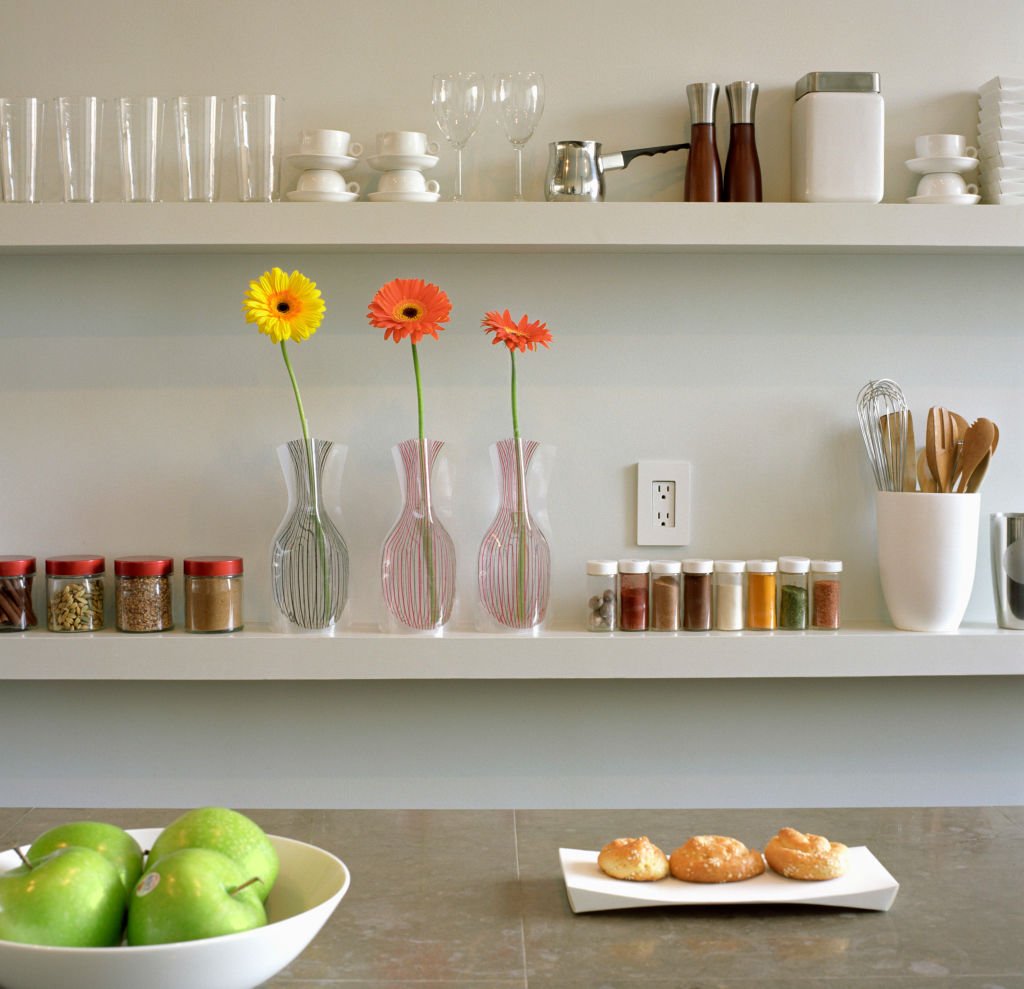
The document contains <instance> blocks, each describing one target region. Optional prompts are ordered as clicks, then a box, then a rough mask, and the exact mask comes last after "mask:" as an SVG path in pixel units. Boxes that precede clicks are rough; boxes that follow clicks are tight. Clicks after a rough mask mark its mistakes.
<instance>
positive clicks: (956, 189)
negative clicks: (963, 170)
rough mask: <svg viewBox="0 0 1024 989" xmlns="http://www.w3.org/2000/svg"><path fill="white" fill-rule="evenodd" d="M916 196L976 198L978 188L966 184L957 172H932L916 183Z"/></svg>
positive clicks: (972, 184) (971, 184)
mask: <svg viewBox="0 0 1024 989" xmlns="http://www.w3.org/2000/svg"><path fill="white" fill-rule="evenodd" d="M917 194H918V196H929V197H931V198H934V197H936V196H976V195H977V194H978V187H977V186H976V185H975V184H974V183H973V182H972V183H970V184H968V183H967V182H965V181H964V177H963V176H962V175H961V174H960V173H959V172H932V173H931V174H930V175H922V176H921V179H920V181H919V182H918V183H917Z"/></svg>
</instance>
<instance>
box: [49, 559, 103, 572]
mask: <svg viewBox="0 0 1024 989" xmlns="http://www.w3.org/2000/svg"><path fill="white" fill-rule="evenodd" d="M106 566H107V561H106V560H105V559H104V558H103V557H102V556H55V557H53V558H52V559H49V560H47V561H46V572H47V573H48V574H51V575H53V576H56V577H87V576H89V575H90V574H97V573H103V571H104V569H105V568H106Z"/></svg>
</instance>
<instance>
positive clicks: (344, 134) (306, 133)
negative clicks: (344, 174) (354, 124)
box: [299, 127, 363, 158]
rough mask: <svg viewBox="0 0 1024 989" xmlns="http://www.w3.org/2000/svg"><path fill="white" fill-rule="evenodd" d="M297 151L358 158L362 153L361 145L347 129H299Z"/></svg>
mask: <svg viewBox="0 0 1024 989" xmlns="http://www.w3.org/2000/svg"><path fill="white" fill-rule="evenodd" d="M299 153H300V154H304V155H335V156H337V157H339V158H344V157H347V156H351V157H352V158H358V157H359V156H360V155H361V154H362V153H363V146H362V145H361V144H359V143H358V142H357V141H353V140H352V135H351V134H349V132H348V131H347V130H327V129H325V128H322V127H318V128H308V129H306V130H301V131H299Z"/></svg>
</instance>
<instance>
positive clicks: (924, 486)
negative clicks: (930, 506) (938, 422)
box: [917, 447, 936, 494]
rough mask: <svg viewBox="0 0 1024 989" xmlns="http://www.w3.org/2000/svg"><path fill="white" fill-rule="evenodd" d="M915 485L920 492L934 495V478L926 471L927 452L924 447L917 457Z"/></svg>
mask: <svg viewBox="0 0 1024 989" xmlns="http://www.w3.org/2000/svg"><path fill="white" fill-rule="evenodd" d="M917 483H918V486H919V487H920V488H921V490H922V491H925V492H927V493H928V494H935V491H936V488H935V478H934V477H932V475H931V472H930V471H929V470H928V451H927V450H925V448H924V447H921V452H920V453H919V454H918V456H917Z"/></svg>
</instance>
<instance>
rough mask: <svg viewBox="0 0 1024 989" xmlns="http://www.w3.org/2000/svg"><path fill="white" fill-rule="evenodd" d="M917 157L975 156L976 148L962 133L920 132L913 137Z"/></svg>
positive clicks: (976, 154)
mask: <svg viewBox="0 0 1024 989" xmlns="http://www.w3.org/2000/svg"><path fill="white" fill-rule="evenodd" d="M914 151H915V152H917V157H918V158H977V157H978V149H977V148H975V147H972V146H971V145H969V144H968V143H967V138H966V137H964V135H963V134H922V135H921V136H920V137H918V138H915V139H914Z"/></svg>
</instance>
